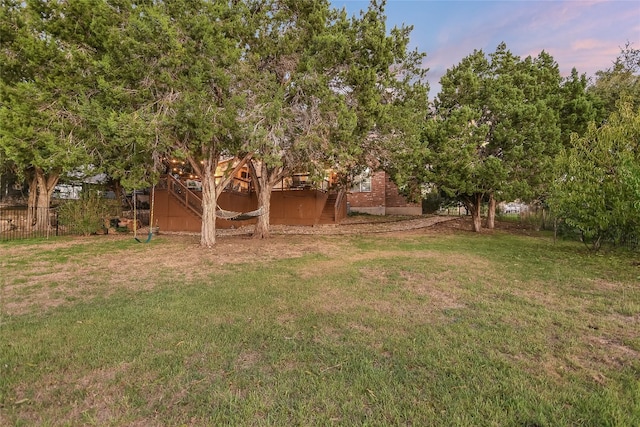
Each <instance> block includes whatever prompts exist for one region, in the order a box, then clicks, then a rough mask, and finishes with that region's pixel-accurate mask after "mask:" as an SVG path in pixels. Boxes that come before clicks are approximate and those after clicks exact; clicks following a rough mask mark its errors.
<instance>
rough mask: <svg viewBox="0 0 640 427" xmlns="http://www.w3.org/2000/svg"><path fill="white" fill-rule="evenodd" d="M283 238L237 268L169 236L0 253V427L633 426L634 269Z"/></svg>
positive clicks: (563, 256) (411, 239)
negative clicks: (180, 262)
mask: <svg viewBox="0 0 640 427" xmlns="http://www.w3.org/2000/svg"><path fill="white" fill-rule="evenodd" d="M286 239H291V242H290V244H291V246H292V247H295V248H305V252H304V254H303V255H302V256H298V257H295V258H282V259H268V260H265V259H263V258H260V257H259V256H254V257H250V256H246V257H245V258H244V259H245V261H244V262H239V263H238V262H235V263H225V264H218V263H217V262H216V261H217V258H216V256H213V255H211V256H210V255H207V254H206V252H205V253H204V254H203V253H202V252H201V251H199V250H194V245H193V242H191V241H185V240H180V239H171V238H162V239H156V240H154V241H152V243H151V244H149V245H138V244H132V243H131V242H130V241H129V240H124V239H122V240H101V239H100V238H95V239H76V240H74V239H71V240H69V241H65V242H67V243H64V244H62V245H61V247H56V246H55V245H53V246H52V245H51V244H50V243H48V242H32V243H30V244H26V245H21V246H15V245H6V246H3V245H0V255H2V259H3V261H1V263H2V264H1V266H2V272H3V276H2V278H0V285H1V286H2V289H0V292H1V293H0V297H2V300H1V302H0V310H2V313H1V314H2V318H1V319H0V321H1V323H0V420H2V422H0V424H3V425H4V424H6V425H114V426H115V425H130V424H139V425H278V426H279V425H407V424H410V425H433V426H468V425H478V426H494V425H500V426H502V425H506V426H575V425H594V426H600V425H603V426H606V425H611V426H631V425H640V338H639V337H640V286H638V283H639V280H638V276H640V268H639V267H638V266H637V265H636V263H635V259H634V258H633V257H632V255H630V254H625V253H610V254H604V255H603V254H598V255H594V254H591V253H589V252H587V251H585V250H584V249H583V246H581V245H579V244H574V243H570V242H557V243H555V244H554V243H553V242H552V240H551V239H549V238H547V237H526V236H514V235H509V234H504V233H499V232H496V233H493V234H491V235H474V234H470V233H459V234H455V235H442V236H440V235H436V234H420V235H418V234H416V235H406V236H404V237H390V236H384V235H376V236H361V237H337V236H332V237H318V236H310V237H299V236H295V237H278V238H276V239H274V240H275V243H278V241H280V240H286ZM318 240H320V242H319V243H318ZM231 242H235V243H237V244H238V246H243V247H249V248H250V247H251V245H253V244H257V243H256V242H253V241H251V240H246V239H237V240H232V241H231ZM223 243H224V242H223ZM280 243H282V242H280ZM285 243H286V242H285ZM270 244H271V243H270V242H267V243H266V245H267V246H264V245H263V246H264V247H263V248H262V249H265V248H268V245H270ZM232 245H233V244H231V245H229V246H232ZM325 246H326V247H330V248H331V250H326V251H325V250H322V248H323V247H325ZM225 248H226V249H225V250H227V251H229V247H228V246H227V247H225ZM309 248H311V249H309ZM247 250H249V249H247ZM238 252H239V253H241V251H240V249H238ZM291 252H292V253H294V252H296V251H295V250H292V251H291ZM179 254H184V256H187V257H194V258H197V259H195V260H193V261H192V264H190V267H191V268H192V271H189V274H185V271H184V266H182V267H181V268H180V269H176V267H175V266H171V265H170V264H169V261H170V260H171V258H172V257H176V256H178V255H179ZM276 258H277V257H276ZM114 260H116V261H117V262H116V261H114ZM100 263H103V264H105V265H109V266H110V267H109V268H106V267H105V266H101V265H100ZM114 264H115V265H116V266H121V269H120V268H119V267H118V268H116V269H115V271H113V270H112V269H113V265H114ZM149 266H152V268H149ZM34 271H36V272H45V273H46V274H49V275H51V276H52V278H50V280H49V282H50V283H51V285H46V286H43V285H42V284H43V280H46V274H45V277H42V275H38V274H35V275H34V274H33V272H34ZM56 274H57V275H60V274H62V276H60V277H58V276H56V277H55V278H53V276H54V275H56ZM129 277H130V278H131V279H130V280H127V278H129ZM34 281H35V282H34ZM55 292H58V293H59V294H60V295H56V296H55V297H54V296H52V295H53V294H52V293H55ZM56 298H57V299H56ZM51 300H54V301H56V303H55V304H51Z"/></svg>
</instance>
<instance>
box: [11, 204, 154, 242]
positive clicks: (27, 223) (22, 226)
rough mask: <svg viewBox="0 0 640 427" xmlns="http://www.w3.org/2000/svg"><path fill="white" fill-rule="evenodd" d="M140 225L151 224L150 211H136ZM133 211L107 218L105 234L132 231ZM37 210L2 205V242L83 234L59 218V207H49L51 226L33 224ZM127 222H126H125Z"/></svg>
mask: <svg viewBox="0 0 640 427" xmlns="http://www.w3.org/2000/svg"><path fill="white" fill-rule="evenodd" d="M135 216H136V218H137V225H138V227H145V226H148V225H149V218H150V211H149V210H148V209H138V210H137V212H135ZM133 217H134V212H133V211H121V212H120V213H119V214H118V215H116V214H112V215H110V216H109V217H108V218H106V219H105V226H104V229H103V230H102V231H103V232H104V234H107V233H109V234H110V233H112V232H125V233H126V232H131V231H132V230H133V229H132V222H131V220H132V219H133ZM33 218H35V212H33V213H32V215H29V210H28V209H27V208H26V207H8V208H6V207H4V208H3V207H0V242H2V241H8V240H20V239H37V238H49V237H56V236H77V235H81V234H82V232H81V231H79V229H78V228H77V227H73V226H68V225H64V224H62V223H61V221H60V220H59V212H58V208H56V207H54V208H50V209H49V224H50V225H49V227H46V228H37V227H35V226H34V224H33V220H32V219H33ZM123 222H125V224H123Z"/></svg>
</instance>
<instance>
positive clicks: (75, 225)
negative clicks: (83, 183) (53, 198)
mask: <svg viewBox="0 0 640 427" xmlns="http://www.w3.org/2000/svg"><path fill="white" fill-rule="evenodd" d="M108 215H109V203H108V201H107V200H105V199H104V198H103V197H102V196H101V194H100V192H99V191H98V190H95V189H86V190H82V192H80V198H79V199H78V200H65V201H64V202H63V203H62V204H61V205H60V206H59V207H58V221H59V222H60V224H61V225H63V226H66V227H69V228H70V229H72V230H73V231H74V232H76V233H80V234H82V235H85V236H88V235H90V234H95V233H97V232H98V231H100V230H102V229H103V228H104V226H105V221H106V220H107V218H108Z"/></svg>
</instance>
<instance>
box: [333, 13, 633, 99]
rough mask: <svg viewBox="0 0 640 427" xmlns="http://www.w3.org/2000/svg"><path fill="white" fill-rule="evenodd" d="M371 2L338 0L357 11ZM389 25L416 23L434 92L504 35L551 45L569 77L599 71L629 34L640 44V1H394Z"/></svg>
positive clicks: (529, 51)
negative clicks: (465, 62)
mask: <svg viewBox="0 0 640 427" xmlns="http://www.w3.org/2000/svg"><path fill="white" fill-rule="evenodd" d="M368 4H369V2H368V1H362V0H332V5H333V6H334V7H336V8H342V7H345V8H346V9H347V12H348V13H349V14H350V15H353V14H359V12H360V10H363V9H366V8H367V6H368ZM386 11H387V17H388V21H387V28H388V29H389V28H391V27H393V26H400V25H402V24H407V25H413V27H414V30H413V32H412V35H411V47H412V48H418V49H419V50H420V51H422V52H426V53H427V58H426V60H425V64H424V66H425V67H427V68H429V73H428V79H429V83H430V86H431V91H430V97H431V98H433V97H434V96H435V95H436V93H437V92H438V91H439V90H440V86H439V83H438V82H439V80H440V77H441V76H442V75H443V74H444V72H445V71H446V70H447V69H448V68H451V67H452V66H453V65H456V64H458V63H459V62H460V60H461V59H462V58H464V57H465V56H467V55H469V54H471V53H472V52H473V50H474V49H478V50H480V49H482V50H483V51H484V52H485V53H487V54H488V53H491V52H494V51H495V50H496V47H497V46H498V44H500V42H502V41H504V42H505V43H506V44H507V48H508V49H509V50H510V51H511V52H512V53H513V54H515V55H518V56H520V57H522V58H524V57H527V56H529V55H531V56H537V55H538V54H539V53H540V52H541V51H543V50H544V51H546V52H548V53H549V54H551V56H553V58H554V59H555V60H556V62H557V63H558V65H559V66H560V72H561V73H562V75H563V76H566V75H568V74H569V73H570V72H571V68H573V67H575V68H576V69H577V70H578V72H579V73H581V74H583V73H585V74H587V75H588V76H593V75H594V73H595V72H596V71H598V70H603V69H606V68H608V67H610V66H611V64H612V62H613V61H614V60H615V58H616V57H617V56H618V54H619V53H620V48H621V47H623V46H624V45H625V44H626V43H627V41H628V42H630V43H631V46H632V47H633V48H634V49H640V1H630V0H615V1H609V0H571V1H556V0H538V1H520V0H511V1H507V0H505V1H483V0H475V1H470V0H467V1H435V0H388V2H387V8H386Z"/></svg>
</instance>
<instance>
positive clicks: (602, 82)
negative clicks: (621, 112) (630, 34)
mask: <svg viewBox="0 0 640 427" xmlns="http://www.w3.org/2000/svg"><path fill="white" fill-rule="evenodd" d="M589 94H591V95H594V96H596V97H597V98H599V99H600V102H601V105H602V109H603V111H602V112H603V117H602V118H606V117H607V116H608V115H609V114H611V113H613V112H615V111H616V110H617V104H618V102H619V101H620V100H621V99H627V100H628V102H631V104H632V108H633V109H636V108H638V107H640V49H633V48H632V47H631V43H629V42H627V44H626V45H625V47H624V48H622V49H621V52H620V54H619V55H618V57H617V58H616V60H615V62H614V63H613V66H611V67H609V68H607V69H606V70H601V71H598V72H597V73H596V81H595V84H593V85H592V86H591V87H589Z"/></svg>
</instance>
